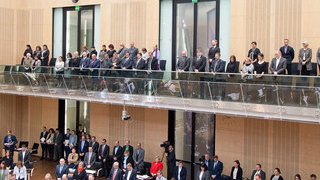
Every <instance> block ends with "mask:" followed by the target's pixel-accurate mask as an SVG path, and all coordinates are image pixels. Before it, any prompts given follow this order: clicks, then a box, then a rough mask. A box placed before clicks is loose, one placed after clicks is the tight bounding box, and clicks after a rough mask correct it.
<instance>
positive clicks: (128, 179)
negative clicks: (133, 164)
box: [127, 171, 132, 180]
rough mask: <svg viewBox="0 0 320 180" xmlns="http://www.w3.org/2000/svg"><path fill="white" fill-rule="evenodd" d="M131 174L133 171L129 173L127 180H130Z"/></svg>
mask: <svg viewBox="0 0 320 180" xmlns="http://www.w3.org/2000/svg"><path fill="white" fill-rule="evenodd" d="M131 173H132V171H128V176H127V180H130V176H131Z"/></svg>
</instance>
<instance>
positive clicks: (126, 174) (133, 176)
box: [123, 169, 137, 180]
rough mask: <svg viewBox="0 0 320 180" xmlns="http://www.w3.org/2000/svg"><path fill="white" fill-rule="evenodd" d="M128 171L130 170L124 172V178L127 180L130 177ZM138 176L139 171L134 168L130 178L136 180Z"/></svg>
mask: <svg viewBox="0 0 320 180" xmlns="http://www.w3.org/2000/svg"><path fill="white" fill-rule="evenodd" d="M128 172H129V171H126V173H125V174H124V178H123V180H127V178H128ZM136 178H137V171H136V170H134V169H132V171H131V175H130V178H129V180H136Z"/></svg>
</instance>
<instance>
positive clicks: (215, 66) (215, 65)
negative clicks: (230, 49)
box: [213, 60, 218, 72]
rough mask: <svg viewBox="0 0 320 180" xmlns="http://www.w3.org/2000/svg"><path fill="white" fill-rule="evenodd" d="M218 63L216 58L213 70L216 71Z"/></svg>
mask: <svg viewBox="0 0 320 180" xmlns="http://www.w3.org/2000/svg"><path fill="white" fill-rule="evenodd" d="M217 65H218V60H216V62H215V64H214V68H213V72H216V69H217Z"/></svg>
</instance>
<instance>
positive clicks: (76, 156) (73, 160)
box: [68, 153, 79, 164]
mask: <svg viewBox="0 0 320 180" xmlns="http://www.w3.org/2000/svg"><path fill="white" fill-rule="evenodd" d="M78 160H79V154H77V153H75V154H72V153H70V154H69V157H68V163H69V164H70V163H73V164H78Z"/></svg>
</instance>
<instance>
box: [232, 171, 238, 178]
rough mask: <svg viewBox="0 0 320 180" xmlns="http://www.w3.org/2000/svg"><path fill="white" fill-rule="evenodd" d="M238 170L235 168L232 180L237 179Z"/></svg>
mask: <svg viewBox="0 0 320 180" xmlns="http://www.w3.org/2000/svg"><path fill="white" fill-rule="evenodd" d="M237 173H238V168H234V170H233V172H232V179H237Z"/></svg>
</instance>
